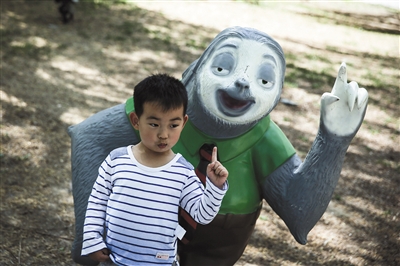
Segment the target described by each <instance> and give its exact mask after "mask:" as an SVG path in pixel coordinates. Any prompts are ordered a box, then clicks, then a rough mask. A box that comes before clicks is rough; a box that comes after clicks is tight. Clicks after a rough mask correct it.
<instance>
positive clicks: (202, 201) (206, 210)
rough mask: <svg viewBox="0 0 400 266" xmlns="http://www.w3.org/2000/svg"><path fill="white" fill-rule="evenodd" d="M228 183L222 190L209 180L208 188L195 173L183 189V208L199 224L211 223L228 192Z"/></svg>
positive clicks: (207, 181)
mask: <svg viewBox="0 0 400 266" xmlns="http://www.w3.org/2000/svg"><path fill="white" fill-rule="evenodd" d="M228 187H229V185H228V181H226V182H225V183H224V185H223V188H222V189H220V188H218V187H217V186H215V185H214V184H213V183H212V182H211V181H210V180H209V179H208V178H207V179H206V187H205V188H204V186H203V184H202V183H201V182H200V180H199V178H198V177H197V176H196V174H195V173H194V171H193V175H191V176H190V177H189V178H188V179H187V182H186V184H185V186H184V188H183V191H182V197H181V207H182V208H184V209H185V210H186V211H187V212H188V213H189V214H190V216H192V218H193V219H194V220H195V221H196V222H197V223H199V224H203V225H204V224H208V223H210V222H211V221H212V220H213V219H214V218H215V216H216V215H217V213H218V211H219V209H220V207H221V203H222V200H223V198H224V196H225V193H226V192H227V190H228Z"/></svg>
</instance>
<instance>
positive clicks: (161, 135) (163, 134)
mask: <svg viewBox="0 0 400 266" xmlns="http://www.w3.org/2000/svg"><path fill="white" fill-rule="evenodd" d="M167 137H168V136H167V132H166V131H165V130H160V131H159V132H158V138H159V139H166V138H167Z"/></svg>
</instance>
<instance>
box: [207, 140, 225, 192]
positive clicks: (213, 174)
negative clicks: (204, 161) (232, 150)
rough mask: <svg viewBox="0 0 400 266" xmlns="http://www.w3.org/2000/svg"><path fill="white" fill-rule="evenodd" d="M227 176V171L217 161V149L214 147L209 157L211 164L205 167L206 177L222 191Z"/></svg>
mask: <svg viewBox="0 0 400 266" xmlns="http://www.w3.org/2000/svg"><path fill="white" fill-rule="evenodd" d="M228 175H229V173H228V170H226V168H225V167H224V166H223V165H222V164H221V163H220V162H219V161H217V147H214V149H213V151H212V155H211V163H210V164H208V166H207V176H208V178H209V179H210V180H211V182H213V184H214V185H215V186H217V187H219V188H220V189H222V188H223V185H224V183H225V181H226V179H227V178H228Z"/></svg>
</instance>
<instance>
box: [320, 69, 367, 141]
mask: <svg viewBox="0 0 400 266" xmlns="http://www.w3.org/2000/svg"><path fill="white" fill-rule="evenodd" d="M367 101H368V92H367V90H366V89H364V88H359V86H358V83H357V82H354V81H352V82H350V83H347V68H346V63H342V64H341V65H340V68H339V71H338V74H337V77H336V80H335V84H334V85H333V88H332V91H331V92H330V93H324V94H323V95H322V97H321V114H322V117H321V118H322V121H323V123H324V124H325V127H326V128H327V129H328V130H329V131H330V132H332V133H334V134H336V135H338V136H349V135H352V134H355V133H356V132H357V130H358V128H359V127H360V125H361V123H362V120H363V119H364V114H365V110H366V107H367ZM355 106H356V108H354V107H355Z"/></svg>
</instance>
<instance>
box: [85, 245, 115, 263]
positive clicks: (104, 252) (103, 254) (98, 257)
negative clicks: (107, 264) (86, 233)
mask: <svg viewBox="0 0 400 266" xmlns="http://www.w3.org/2000/svg"><path fill="white" fill-rule="evenodd" d="M109 254H110V251H109V250H108V249H106V248H103V249H101V250H98V251H96V252H93V253H91V254H89V257H90V258H91V259H92V260H95V261H100V262H104V261H108V260H110V256H109Z"/></svg>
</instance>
